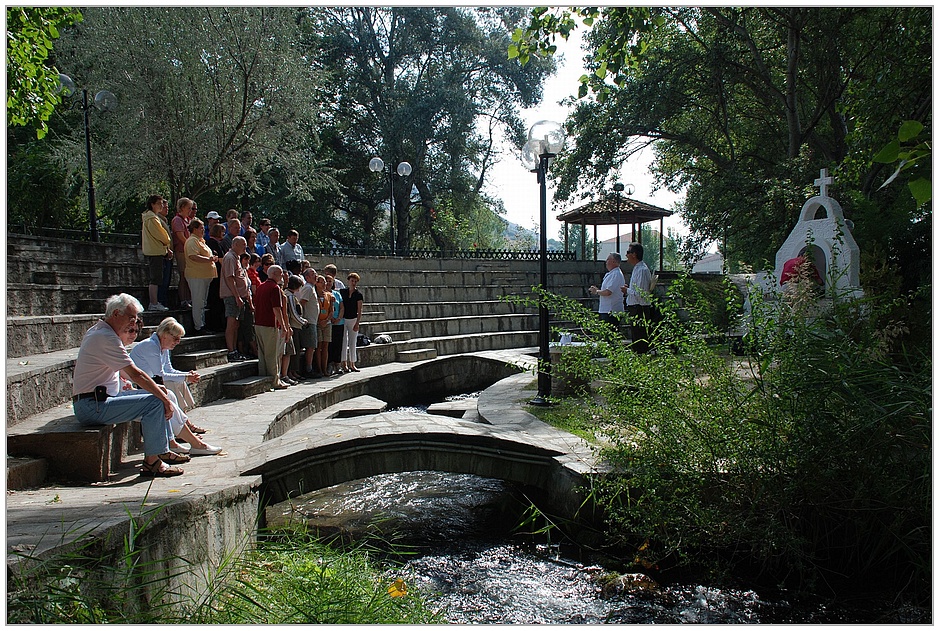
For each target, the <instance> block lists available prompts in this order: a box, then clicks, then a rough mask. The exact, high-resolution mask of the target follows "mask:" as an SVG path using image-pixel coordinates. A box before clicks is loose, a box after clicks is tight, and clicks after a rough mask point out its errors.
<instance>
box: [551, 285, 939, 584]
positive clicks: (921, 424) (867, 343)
mask: <svg viewBox="0 0 939 631" xmlns="http://www.w3.org/2000/svg"><path fill="white" fill-rule="evenodd" d="M669 291H670V297H669V299H667V300H665V301H662V302H660V303H659V304H658V308H659V309H660V311H661V314H662V317H661V321H660V322H659V323H658V324H657V325H656V326H655V327H654V331H655V333H654V338H655V339H654V347H655V348H656V355H655V356H640V355H636V354H634V353H631V352H630V351H629V350H628V349H626V347H625V346H624V345H623V344H622V343H621V342H620V340H618V338H617V336H616V334H615V333H614V332H612V331H611V330H609V329H607V328H605V327H604V326H603V325H600V324H599V322H598V321H597V320H596V318H595V317H594V316H593V315H592V314H589V313H587V312H586V311H585V310H584V309H583V308H581V307H580V306H579V305H576V304H573V303H571V302H570V301H567V300H565V299H563V298H560V297H557V296H551V295H545V296H544V299H545V300H547V301H548V302H549V305H550V308H551V310H552V311H553V312H554V313H556V314H558V316H559V317H560V318H561V319H567V320H572V321H575V322H577V323H578V324H579V325H580V326H582V327H583V328H584V330H585V339H586V340H587V341H588V342H589V351H588V352H574V353H570V354H569V357H568V358H567V359H566V362H565V364H564V365H563V366H562V367H561V368H562V369H563V372H565V373H566V374H573V375H576V376H577V377H578V378H579V379H581V380H583V381H586V382H592V383H594V385H595V387H596V389H595V391H594V392H593V393H592V394H591V396H584V397H583V398H582V401H581V405H580V406H579V409H580V410H581V412H580V421H579V422H577V421H572V420H571V419H567V420H566V422H567V423H576V424H577V425H578V427H581V428H583V427H584V426H585V424H588V423H589V424H591V425H592V428H593V434H594V438H595V439H596V441H597V444H598V445H601V446H602V447H601V452H602V456H603V457H604V459H605V460H606V461H607V462H608V463H609V464H610V465H611V466H612V472H611V473H609V474H607V475H605V476H604V477H602V478H601V479H599V480H597V482H596V484H595V488H594V489H593V494H594V499H595V500H596V501H598V502H599V503H600V505H601V506H602V507H603V509H604V510H605V513H606V517H607V537H608V539H609V541H610V543H613V544H617V545H620V546H625V547H627V548H631V549H632V550H634V552H635V555H634V556H635V559H636V560H637V561H638V562H640V563H642V564H644V565H645V566H646V567H655V566H658V567H662V568H665V567H673V566H677V565H696V566H698V567H702V568H706V569H708V570H711V571H713V572H714V573H715V574H718V575H724V576H727V575H730V574H732V573H740V572H743V571H746V572H748V573H752V572H756V573H758V574H759V575H761V576H763V577H767V578H771V579H772V580H774V581H776V582H778V583H781V584H786V585H789V586H793V587H797V588H800V589H805V590H811V591H824V590H829V591H830V590H836V589H837V588H838V587H839V586H844V584H845V583H851V584H854V585H855V586H856V585H857V584H858V583H860V582H862V581H870V580H871V579H876V580H877V581H880V582H884V581H889V582H890V583H891V584H893V585H895V586H896V589H897V590H898V592H900V591H905V592H906V593H908V594H917V595H922V594H928V589H929V585H930V574H931V527H930V524H931V517H930V515H931V490H932V488H931V441H930V438H931V412H932V410H931V359H930V356H929V351H928V348H927V349H925V350H909V349H907V348H906V347H905V346H904V337H903V335H902V331H903V330H904V328H903V326H902V324H898V323H897V322H896V321H893V320H891V319H890V318H891V317H892V316H891V314H895V313H896V308H895V307H896V304H894V303H895V302H896V301H889V300H884V299H880V298H873V299H868V300H867V301H864V302H861V303H843V304H835V305H828V306H825V305H824V304H820V303H819V300H818V298H817V296H808V297H806V296H802V298H801V299H800V298H799V297H798V296H787V297H782V296H780V297H778V299H777V300H775V301H773V302H771V303H762V302H761V301H759V300H756V301H755V304H754V305H753V309H752V311H751V314H750V317H749V321H748V323H747V325H748V334H747V335H746V336H745V338H744V342H745V344H744V346H745V349H746V352H747V354H746V356H744V357H733V356H732V355H731V354H730V353H729V352H728V348H729V347H728V346H727V345H724V346H721V345H717V346H715V345H709V344H708V341H712V342H713V340H715V339H720V331H716V330H715V329H714V327H713V326H712V324H711V323H712V318H713V312H714V309H713V301H711V303H710V304H709V303H708V301H705V300H703V296H702V295H701V294H700V292H699V291H697V288H696V286H695V284H694V283H693V281H691V279H689V278H682V279H679V280H678V281H676V282H675V283H674V284H673V285H672V287H671V288H670V290H669ZM737 301H738V298H736V297H734V292H732V291H730V292H729V293H728V302H729V304H731V306H734V303H735V302H737ZM598 357H602V358H603V360H602V361H598V360H597V358H598ZM575 407H576V406H575Z"/></svg>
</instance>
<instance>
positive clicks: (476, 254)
mask: <svg viewBox="0 0 939 631" xmlns="http://www.w3.org/2000/svg"><path fill="white" fill-rule="evenodd" d="M303 251H304V253H305V254H312V255H317V256H393V257H400V258H409V259H477V260H490V261H537V260H539V259H540V257H541V253H540V252H539V251H538V250H482V249H472V250H457V249H440V250H438V249H430V248H417V249H409V250H403V251H402V250H396V251H395V252H392V251H391V250H390V249H389V248H376V247H372V248H368V247H366V248H349V247H343V246H332V247H326V248H314V247H304V248H303ZM546 257H547V259H548V260H549V261H576V260H577V255H576V253H574V252H563V251H559V250H549V251H548V252H547V255H546Z"/></svg>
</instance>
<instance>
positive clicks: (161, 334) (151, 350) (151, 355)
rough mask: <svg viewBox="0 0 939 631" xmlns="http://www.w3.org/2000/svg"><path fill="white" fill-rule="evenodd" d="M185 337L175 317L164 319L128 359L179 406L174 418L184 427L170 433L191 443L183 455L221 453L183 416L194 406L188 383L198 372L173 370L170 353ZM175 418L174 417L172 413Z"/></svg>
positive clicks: (193, 380) (195, 377)
mask: <svg viewBox="0 0 939 631" xmlns="http://www.w3.org/2000/svg"><path fill="white" fill-rule="evenodd" d="M185 334H186V329H184V328H183V325H182V324H180V323H179V322H178V321H177V320H176V318H165V319H164V320H163V321H162V322H160V324H159V326H157V330H156V332H155V333H154V334H153V335H151V336H150V337H149V338H148V339H146V340H144V341H143V342H140V343H139V344H137V346H135V347H134V349H133V350H132V351H131V352H130V358H131V359H132V360H133V361H134V364H136V365H137V367H138V368H140V369H141V370H143V371H144V372H145V373H147V374H148V375H151V376H152V377H154V381H157V382H158V383H160V382H162V384H163V385H164V386H165V387H166V388H167V389H168V390H170V391H171V393H172V394H174V395H175V398H176V400H177V402H179V403H180V404H181V405H179V408H180V410H179V412H180V413H179V417H180V419H177V424H182V425H183V427H182V428H180V429H177V428H176V427H174V428H173V430H174V434H176V435H177V436H179V437H180V438H182V439H183V440H185V441H186V442H188V443H189V444H190V449H189V451H187V452H186V453H188V454H190V455H193V456H213V455H215V454H217V453H219V452H220V451H222V449H221V447H213V446H212V445H209V444H208V443H206V442H204V441H202V440H201V439H200V438H199V437H198V436H197V434H199V433H202V432H204V431H205V430H201V428H198V427H195V426H194V425H193V424H192V422H191V421H190V420H189V419H188V418H187V417H186V415H185V413H184V411H185V410H190V409H192V408H194V407H195V401H194V400H193V398H192V392H190V391H189V386H188V385H187V384H188V383H196V382H198V381H199V378H200V376H199V373H197V372H196V371H194V370H190V371H189V372H182V371H180V370H176V369H175V368H173V364H172V362H171V361H170V351H171V350H173V349H174V348H176V345H177V344H179V341H180V340H181V339H182V337H183V336H184V335H185ZM175 416H177V415H175V414H174V417H175ZM172 422H173V420H172V419H171V423H172ZM200 430H201V431H200ZM190 438H191V439H190Z"/></svg>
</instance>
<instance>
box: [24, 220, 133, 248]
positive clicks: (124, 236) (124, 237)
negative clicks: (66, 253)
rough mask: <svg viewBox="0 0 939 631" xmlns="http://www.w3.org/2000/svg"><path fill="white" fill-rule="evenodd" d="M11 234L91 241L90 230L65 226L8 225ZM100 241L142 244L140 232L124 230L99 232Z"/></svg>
mask: <svg viewBox="0 0 939 631" xmlns="http://www.w3.org/2000/svg"><path fill="white" fill-rule="evenodd" d="M7 232H9V233H10V234H24V235H29V236H32V237H49V238H50V239H67V240H69V241H91V233H90V232H89V231H88V230H67V229H65V228H43V227H42V226H27V225H19V226H8V227H7ZM98 241H99V242H101V243H120V244H123V245H136V246H138V247H139V246H140V233H139V232H138V233H135V234H128V233H124V232H100V231H99V232H98Z"/></svg>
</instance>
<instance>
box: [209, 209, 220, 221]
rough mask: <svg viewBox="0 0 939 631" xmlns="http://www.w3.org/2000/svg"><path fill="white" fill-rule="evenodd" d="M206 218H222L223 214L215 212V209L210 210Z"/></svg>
mask: <svg viewBox="0 0 939 631" xmlns="http://www.w3.org/2000/svg"><path fill="white" fill-rule="evenodd" d="M205 218H206V219H221V218H222V216H221V215H220V214H218V213H217V212H215V211H214V210H210V211H209V214H208V215H206V216H205Z"/></svg>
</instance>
